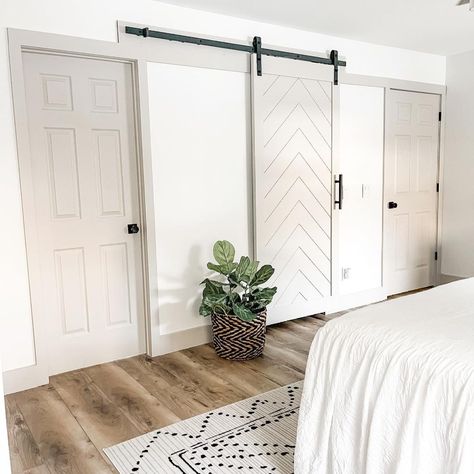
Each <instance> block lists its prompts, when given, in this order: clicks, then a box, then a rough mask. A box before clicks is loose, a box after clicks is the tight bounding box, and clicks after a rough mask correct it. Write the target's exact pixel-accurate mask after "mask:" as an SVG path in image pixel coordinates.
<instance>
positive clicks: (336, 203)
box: [334, 174, 344, 209]
mask: <svg viewBox="0 0 474 474" xmlns="http://www.w3.org/2000/svg"><path fill="white" fill-rule="evenodd" d="M334 184H338V185H339V186H338V198H337V201H334V207H336V206H337V207H338V208H339V209H342V200H343V199H344V189H343V183H342V174H340V175H338V176H337V177H336V179H335V180H334Z"/></svg>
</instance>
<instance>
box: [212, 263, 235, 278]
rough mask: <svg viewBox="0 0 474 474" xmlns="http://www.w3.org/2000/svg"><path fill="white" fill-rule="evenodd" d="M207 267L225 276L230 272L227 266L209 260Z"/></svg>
mask: <svg viewBox="0 0 474 474" xmlns="http://www.w3.org/2000/svg"><path fill="white" fill-rule="evenodd" d="M207 268H209V270H212V271H214V272H217V273H220V274H221V275H225V276H227V275H228V274H229V273H230V272H229V269H228V268H227V266H224V265H216V264H215V263H211V262H209V263H208V264H207Z"/></svg>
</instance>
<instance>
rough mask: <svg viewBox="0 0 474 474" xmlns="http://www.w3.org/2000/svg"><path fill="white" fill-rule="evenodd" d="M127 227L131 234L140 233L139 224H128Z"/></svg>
mask: <svg viewBox="0 0 474 474" xmlns="http://www.w3.org/2000/svg"><path fill="white" fill-rule="evenodd" d="M127 229H128V233H129V234H138V232H140V227H138V224H128V225H127Z"/></svg>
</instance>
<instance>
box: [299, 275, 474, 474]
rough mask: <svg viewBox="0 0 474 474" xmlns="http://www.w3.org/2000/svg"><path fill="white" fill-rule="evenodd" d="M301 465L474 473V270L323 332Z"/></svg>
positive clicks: (309, 379)
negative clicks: (472, 274) (467, 276)
mask: <svg viewBox="0 0 474 474" xmlns="http://www.w3.org/2000/svg"><path fill="white" fill-rule="evenodd" d="M295 472H296V474H308V473H318V474H339V473H340V474H351V473H354V474H355V473H357V474H362V473H367V474H385V473H399V474H411V473H413V474H434V473H437V474H438V473H439V474H455V473H456V474H461V473H463V474H464V473H465V474H474V278H470V279H467V280H463V281H459V282H455V283H451V284H449V285H444V286H440V287H437V288H435V289H433V290H429V291H426V292H423V293H418V294H415V295H412V296H407V297H404V298H400V299H396V300H391V301H387V302H384V303H381V304H378V305H373V306H369V307H365V308H362V309H359V310H356V311H353V312H351V313H349V314H347V315H344V316H342V317H341V318H338V319H336V320H334V321H332V322H330V323H328V324H327V325H326V326H325V327H324V328H322V329H320V330H319V331H318V333H317V334H316V337H315V339H314V341H313V344H312V347H311V352H310V355H309V360H308V366H307V369H306V378H305V384H304V391H303V399H302V404H301V410H300V418H299V426H298V439H297V446H296V454H295Z"/></svg>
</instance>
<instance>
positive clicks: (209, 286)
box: [202, 278, 225, 298]
mask: <svg viewBox="0 0 474 474" xmlns="http://www.w3.org/2000/svg"><path fill="white" fill-rule="evenodd" d="M203 283H204V284H205V285H206V286H205V287H204V290H203V292H202V296H203V297H204V298H205V297H206V296H209V295H225V291H224V288H222V285H223V284H222V283H221V282H220V281H215V280H209V278H206V279H205V280H204V281H203Z"/></svg>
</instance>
